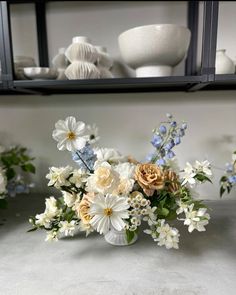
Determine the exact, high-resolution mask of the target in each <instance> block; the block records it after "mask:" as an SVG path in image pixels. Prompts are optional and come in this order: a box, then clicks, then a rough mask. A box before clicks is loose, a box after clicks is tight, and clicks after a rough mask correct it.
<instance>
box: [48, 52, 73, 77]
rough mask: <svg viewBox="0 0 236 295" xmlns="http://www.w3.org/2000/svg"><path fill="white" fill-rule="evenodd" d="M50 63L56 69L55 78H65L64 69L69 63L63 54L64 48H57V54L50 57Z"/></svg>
mask: <svg viewBox="0 0 236 295" xmlns="http://www.w3.org/2000/svg"><path fill="white" fill-rule="evenodd" d="M52 64H53V67H54V68H55V69H57V71H58V76H57V80H65V79H66V75H65V70H66V68H67V67H68V65H69V60H68V59H67V58H66V56H65V48H59V50H58V54H57V55H56V56H54V58H53V59H52Z"/></svg>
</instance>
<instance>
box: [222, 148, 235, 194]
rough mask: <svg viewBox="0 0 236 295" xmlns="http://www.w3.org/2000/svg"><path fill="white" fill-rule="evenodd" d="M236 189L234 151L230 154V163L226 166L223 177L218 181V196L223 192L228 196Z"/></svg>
mask: <svg viewBox="0 0 236 295" xmlns="http://www.w3.org/2000/svg"><path fill="white" fill-rule="evenodd" d="M233 187H236V151H234V152H233V154H232V162H231V163H227V164H226V170H225V173H224V175H223V176H222V177H221V179H220V196H221V197H222V196H223V194H224V193H225V192H227V193H228V194H229V193H230V192H231V190H232V188H233Z"/></svg>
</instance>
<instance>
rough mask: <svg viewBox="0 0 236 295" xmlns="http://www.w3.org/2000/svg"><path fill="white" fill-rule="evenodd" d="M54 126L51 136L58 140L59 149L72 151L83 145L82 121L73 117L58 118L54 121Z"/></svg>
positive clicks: (83, 127)
mask: <svg viewBox="0 0 236 295" xmlns="http://www.w3.org/2000/svg"><path fill="white" fill-rule="evenodd" d="M55 128H56V129H55V130H54V131H53V133H52V137H53V139H55V140H56V141H57V142H58V144H57V148H58V149H59V150H60V151H63V150H68V151H70V152H72V151H76V150H80V149H82V148H83V147H85V145H86V137H85V135H84V132H85V124H84V122H81V121H78V122H76V119H75V118H74V117H68V118H66V120H65V121H63V120H59V121H58V122H56V124H55Z"/></svg>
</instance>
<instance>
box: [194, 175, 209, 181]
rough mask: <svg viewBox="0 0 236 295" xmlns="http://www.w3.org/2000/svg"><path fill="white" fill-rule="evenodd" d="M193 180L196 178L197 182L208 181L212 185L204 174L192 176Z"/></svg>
mask: <svg viewBox="0 0 236 295" xmlns="http://www.w3.org/2000/svg"><path fill="white" fill-rule="evenodd" d="M194 178H196V179H197V180H199V181H201V182H204V181H209V182H211V183H212V181H211V179H210V178H209V177H207V176H206V175H205V174H201V173H198V174H196V175H195V176H194Z"/></svg>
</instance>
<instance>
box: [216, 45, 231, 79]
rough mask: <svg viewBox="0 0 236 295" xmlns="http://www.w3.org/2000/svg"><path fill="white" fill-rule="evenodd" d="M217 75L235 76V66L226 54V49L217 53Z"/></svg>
mask: <svg viewBox="0 0 236 295" xmlns="http://www.w3.org/2000/svg"><path fill="white" fill-rule="evenodd" d="M215 67H216V74H234V73H235V65H234V62H233V60H232V59H231V58H229V57H228V55H227V54H226V50H225V49H220V50H217V51H216V63H215Z"/></svg>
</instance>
